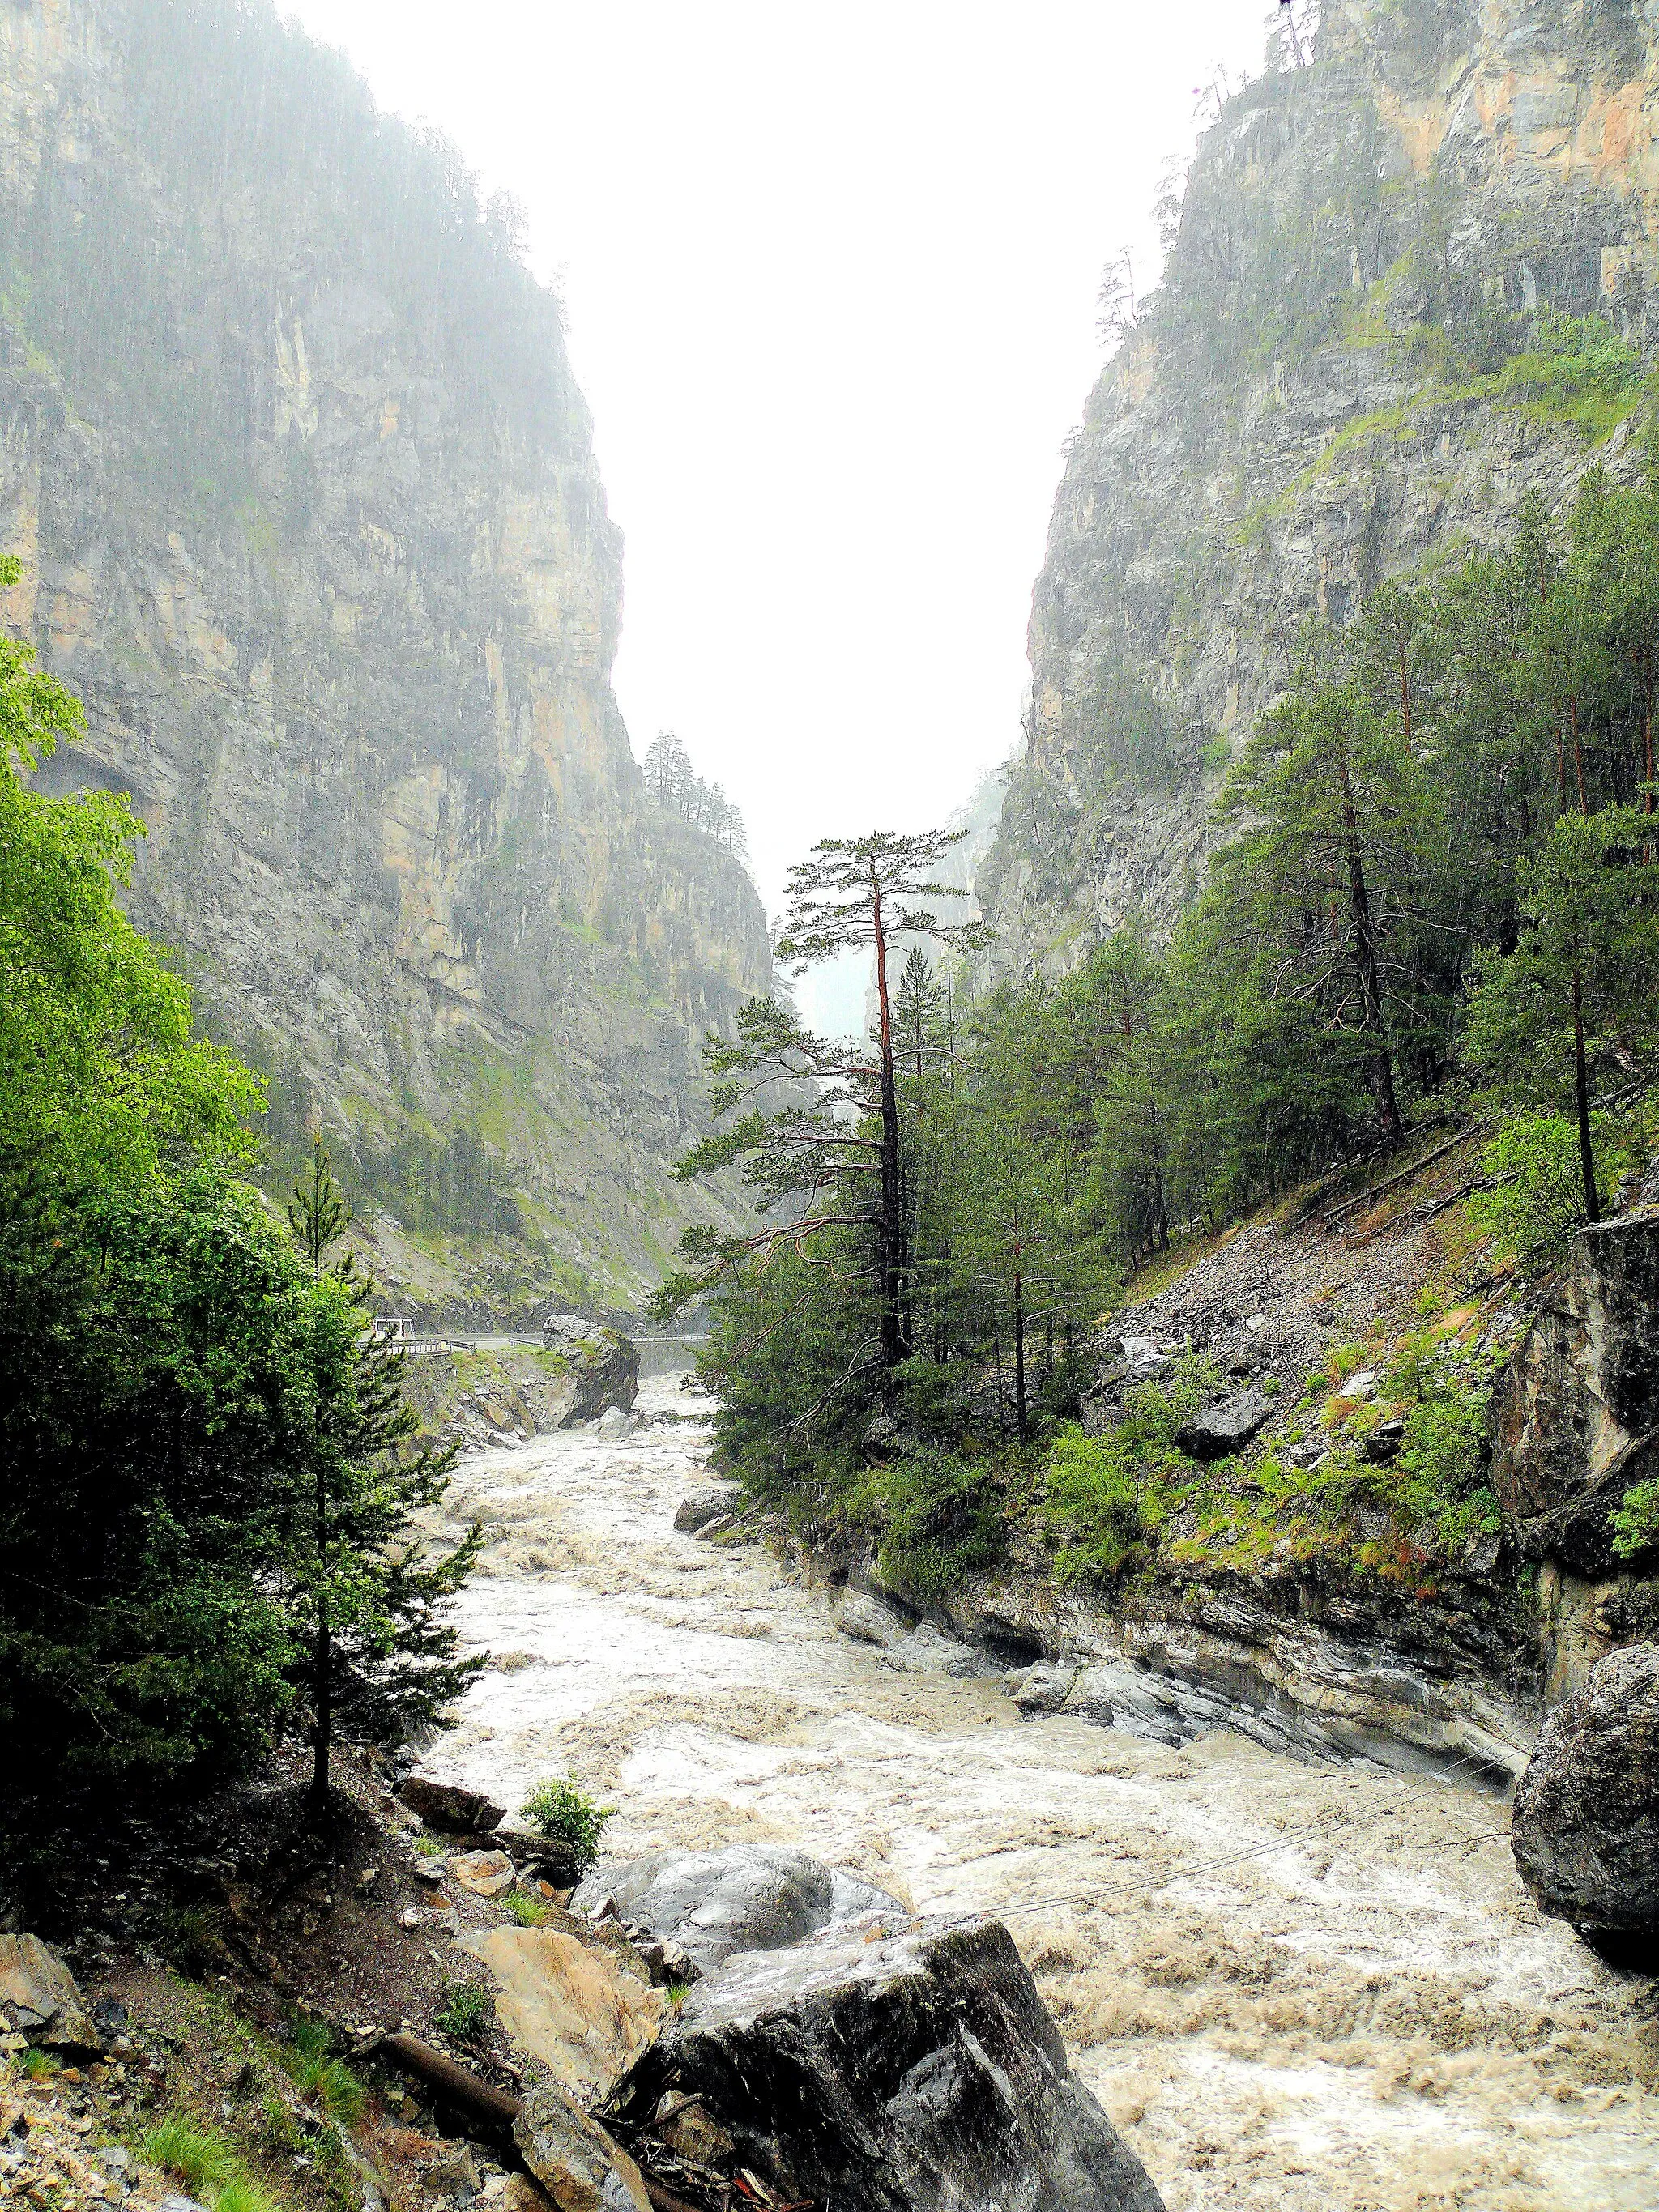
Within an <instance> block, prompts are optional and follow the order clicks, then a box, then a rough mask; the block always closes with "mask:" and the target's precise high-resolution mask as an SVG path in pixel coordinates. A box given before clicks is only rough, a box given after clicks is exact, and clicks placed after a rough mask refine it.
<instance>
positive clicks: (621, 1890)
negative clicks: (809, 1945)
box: [570, 1844, 902, 1973]
mask: <svg viewBox="0 0 1659 2212" xmlns="http://www.w3.org/2000/svg"><path fill="white" fill-rule="evenodd" d="M607 1897H611V1898H614V1899H616V1903H617V1911H618V1912H619V1913H620V1914H621V1916H622V1917H623V1919H624V1920H625V1921H629V1922H630V1923H635V1924H637V1925H639V1926H641V1927H644V1928H648V1929H650V1931H651V1933H652V1934H653V1936H662V1937H665V1938H667V1939H668V1940H669V1941H671V1942H675V1943H678V1945H679V1947H680V1948H681V1949H682V1950H683V1951H684V1952H686V1953H687V1954H689V1955H690V1958H691V1959H692V1960H695V1962H696V1965H697V1966H699V1967H701V1968H702V1972H704V1973H708V1972H712V1970H713V1969H714V1967H716V1966H719V1965H720V1961H721V1960H723V1959H726V1958H729V1957H730V1956H731V1954H732V1952H734V1951H770V1950H774V1949H775V1948H777V1947H779V1946H780V1945H781V1944H786V1943H802V1942H805V1940H806V1939H807V1937H808V1936H815V1935H817V1932H818V1931H819V1929H823V1928H836V1927H842V1926H844V1925H845V1924H846V1923H848V1922H849V1921H852V1920H855V1919H858V1918H859V1917H861V1916H863V1915H866V1914H868V1913H872V1912H876V1913H879V1912H889V1913H896V1912H901V1911H902V1907H901V1906H900V1905H898V1904H897V1902H896V1900H895V1899H893V1898H891V1897H890V1896H889V1895H888V1894H887V1892H886V1891H885V1890H884V1889H878V1888H877V1887H875V1885H874V1883H873V1882H868V1881H860V1880H859V1878H858V1876H857V1875H850V1874H843V1873H842V1871H841V1870H840V1869H839V1868H837V1867H828V1866H825V1865H824V1863H823V1861H822V1860H821V1859H815V1858H812V1857H810V1856H809V1854H808V1853H806V1852H805V1851H792V1850H785V1849H783V1848H782V1847H781V1845H779V1844H732V1845H731V1846H730V1847H729V1848H728V1849H726V1850H723V1851H647V1852H646V1853H645V1855H644V1856H643V1857H641V1858H637V1859H606V1860H603V1861H602V1862H601V1863H599V1865H598V1866H597V1867H595V1868H594V1869H593V1871H592V1874H590V1875H588V1877H587V1879H586V1881H584V1882H583V1883H582V1885H581V1887H580V1889H578V1890H577V1892H576V1893H575V1895H574V1897H573V1898H572V1899H571V1900H570V1904H571V1910H572V1911H576V1912H592V1911H594V1910H595V1909H596V1908H597V1907H598V1906H599V1905H601V1904H603V1903H604V1901H605V1899H606V1898H607Z"/></svg>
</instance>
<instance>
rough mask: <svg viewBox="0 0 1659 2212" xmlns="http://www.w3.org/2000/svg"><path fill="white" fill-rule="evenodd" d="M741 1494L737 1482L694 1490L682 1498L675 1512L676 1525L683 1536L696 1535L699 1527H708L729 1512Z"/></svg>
mask: <svg viewBox="0 0 1659 2212" xmlns="http://www.w3.org/2000/svg"><path fill="white" fill-rule="evenodd" d="M741 1495H742V1492H740V1491H739V1489H738V1486H737V1484H736V1483H735V1482H723V1483H718V1484H714V1485H711V1486H710V1487H709V1488H708V1489H707V1490H694V1491H693V1492H691V1493H690V1496H689V1497H687V1498H681V1500H680V1502H679V1505H678V1508H677V1510H676V1511H675V1514H674V1526H675V1528H678V1531H679V1533H680V1534H681V1535H682V1536H695V1535H696V1533H697V1531H698V1529H699V1528H707V1527H708V1523H709V1522H711V1521H718V1520H719V1519H720V1516H721V1515H722V1514H723V1513H729V1512H730V1511H731V1510H732V1506H733V1505H735V1504H736V1503H737V1501H738V1498H739V1497H740V1496H741Z"/></svg>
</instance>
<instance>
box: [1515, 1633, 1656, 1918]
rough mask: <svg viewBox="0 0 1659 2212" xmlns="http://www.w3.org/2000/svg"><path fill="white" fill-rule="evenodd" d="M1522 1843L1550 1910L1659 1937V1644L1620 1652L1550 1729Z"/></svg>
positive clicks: (1521, 1829)
mask: <svg viewBox="0 0 1659 2212" xmlns="http://www.w3.org/2000/svg"><path fill="white" fill-rule="evenodd" d="M1512 1841H1513V1845H1514V1850H1515V1863H1516V1866H1517V1867H1518V1868H1519V1869H1520V1870H1521V1878H1522V1881H1524V1882H1525V1883H1526V1885H1527V1887H1528V1889H1529V1890H1530V1891H1531V1892H1532V1893H1533V1895H1534V1898H1536V1899H1537V1900H1538V1903H1539V1905H1540V1906H1541V1908H1542V1909H1543V1911H1546V1912H1547V1913H1550V1914H1552V1915H1553V1917H1555V1918H1556V1919H1558V1920H1568V1921H1571V1923H1572V1924H1573V1926H1574V1927H1576V1928H1579V1929H1589V1930H1601V1929H1606V1930H1612V1931H1613V1932H1615V1933H1617V1934H1620V1935H1630V1936H1647V1937H1659V1644H1627V1645H1626V1648H1625V1649H1624V1650H1622V1651H1614V1652H1610V1653H1609V1654H1608V1656H1607V1657H1606V1658H1605V1659H1602V1660H1600V1661H1598V1662H1597V1663H1596V1664H1595V1666H1594V1667H1593V1668H1591V1669H1590V1672H1589V1676H1588V1677H1587V1678H1586V1680H1584V1681H1583V1683H1582V1684H1581V1686H1579V1687H1578V1688H1577V1690H1575V1691H1574V1692H1573V1694H1572V1695H1571V1697H1570V1698H1569V1699H1567V1700H1566V1701H1565V1704H1563V1705H1558V1706H1557V1707H1556V1709H1555V1711H1553V1713H1552V1714H1551V1715H1550V1717H1549V1718H1548V1719H1547V1721H1546V1722H1545V1723H1544V1726H1543V1729H1542V1731H1541V1734H1540V1735H1539V1738H1538V1745H1537V1748H1536V1749H1535V1750H1534V1753H1533V1755H1532V1759H1531V1761H1530V1763H1529V1764H1528V1767H1527V1771H1526V1772H1525V1773H1524V1774H1523V1775H1522V1778H1521V1782H1520V1786H1519V1787H1518V1788H1517V1790H1516V1793H1515V1814H1514V1821H1513V1828H1512Z"/></svg>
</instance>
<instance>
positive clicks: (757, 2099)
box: [624, 1921, 1164, 2212]
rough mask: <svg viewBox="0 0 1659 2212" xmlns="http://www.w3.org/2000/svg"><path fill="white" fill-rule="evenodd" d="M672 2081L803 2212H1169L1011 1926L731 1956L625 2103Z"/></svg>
mask: <svg viewBox="0 0 1659 2212" xmlns="http://www.w3.org/2000/svg"><path fill="white" fill-rule="evenodd" d="M670 2081H673V2084H674V2086H675V2087H677V2088H678V2089H680V2090H682V2091H684V2092H687V2093H690V2094H692V2095H695V2096H697V2097H699V2098H701V2100H702V2104H703V2107H704V2109H705V2111H706V2112H708V2115H709V2116H710V2118H712V2119H714V2121H716V2122H717V2123H718V2124H719V2125H720V2128H721V2129H723V2130H725V2131H726V2134H727V2135H729V2136H731V2137H732V2141H733V2142H734V2144H735V2147H736V2152H735V2155H736V2162H737V2164H738V2165H739V2166H747V2167H749V2168H750V2170H751V2171H752V2172H755V2173H757V2174H758V2175H759V2176H760V2177H761V2179H763V2180H764V2181H765V2182H766V2183H767V2184H768V2185H769V2188H770V2189H771V2191H773V2193H774V2195H775V2196H777V2197H781V2199H782V2200H783V2201H784V2202H786V2203H799V2202H801V2201H802V2200H804V2199H807V2198H810V2199H811V2200H813V2201H814V2202H815V2203H818V2204H830V2205H857V2206H859V2207H860V2212H957V2208H959V2207H963V2206H974V2207H979V2208H988V2207H990V2206H992V2205H1000V2206H1002V2207H1005V2208H1007V2212H1015V2208H1018V2212H1164V2204H1163V2199H1162V2197H1160V2196H1159V2195H1158V2191H1157V2190H1156V2189H1155V2188H1154V2187H1153V2185H1152V2182H1151V2181H1150V2180H1149V2179H1148V2178H1147V2175H1146V2170H1145V2168H1144V2167H1143V2166H1141V2164H1140V2162H1139V2160H1138V2159H1137V2158H1136V2157H1135V2155H1134V2154H1133V2152H1132V2151H1131V2150H1129V2149H1128V2148H1127V2146H1126V2145H1125V2144H1124V2143H1123V2142H1121V2140H1120V2138H1119V2136H1118V2135H1117V2133H1116V2131H1115V2130H1114V2128H1113V2126H1112V2124H1111V2122H1110V2121H1109V2119H1108V2118H1107V2117H1106V2115H1105V2113H1104V2112H1103V2111H1102V2110H1101V2108H1100V2106H1099V2105H1098V2104H1097V2102H1096V2101H1095V2100H1094V2098H1093V2097H1092V2096H1091V2094H1090V2093H1089V2092H1088V2090H1086V2089H1085V2087H1083V2085H1082V2084H1081V2082H1079V2081H1078V2080H1077V2078H1076V2076H1075V2075H1073V2073H1072V2072H1071V2069H1069V2067H1068V2066H1067V2065H1066V2052H1065V2048H1064V2045H1062V2044H1061V2041H1060V2031H1059V2029H1058V2028H1057V2027H1055V2026H1054V2021H1052V2020H1051V2019H1050V2018H1049V2016H1048V2012H1047V2011H1046V2010H1045V2008H1044V2007H1043V2003H1042V1999H1041V1998H1040V1997H1039V1996H1038V1995H1037V1992H1036V1985H1035V1984H1034V1983H1033V1982H1032V1980H1031V1977H1030V1973H1029V1972H1028V1971H1027V1969H1026V1967H1025V1965H1024V1961H1023V1960H1022V1959H1021V1958H1020V1955H1019V1954H1018V1951H1017V1950H1016V1949H1015V1948H1014V1944H1013V1941H1012V1937H1011V1936H1009V1934H1008V1931H1007V1929H1006V1928H1005V1927H1003V1926H1002V1925H1001V1923H1000V1922H996V1921H976V1922H974V1923H969V1924H968V1925H966V1926H958V1927H953V1928H951V1927H947V1928H944V1929H933V1930H931V1931H930V1930H927V1929H908V1930H906V1931H904V1932H902V1933H897V1934H895V1935H892V1936H887V1937H886V1938H884V1940H882V1941H879V1942H870V1941H868V1940H867V1937H866V1936H860V1935H857V1934H853V1933H850V1932H849V1933H837V1932H836V1931H833V1930H832V1931H829V1932H828V1933H826V1934H823V1935H821V1936H817V1937H816V1938H815V1939H814V1940H813V1941H812V1942H810V1943H806V1944H803V1945H800V1946H799V1947H797V1948H793V1949H791V1950H782V1951H769V1952H766V1953H764V1954H744V1955H743V1956H740V1957H736V1958H732V1959H731V1960H728V1961H727V1963H726V1965H725V1966H723V1967H722V1968H721V1969H720V1972H718V1973H716V1974H714V1975H713V1976H712V1977H711V1978H709V1979H708V1981H706V1982H702V1983H701V1984H699V1985H698V1986H697V1988H696V1989H695V1990H693V1991H692V1992H691V1994H690V1996H689V1997H688V1998H687V1999H686V2002H685V2005H684V2009H683V2011H682V2012H681V2014H680V2016H679V2019H678V2021H677V2022H676V2023H675V2024H674V2026H673V2027H672V2028H671V2030H670V2031H669V2032H668V2033H667V2034H666V2035H665V2039H664V2040H663V2041H662V2042H661V2043H659V2045H657V2046H656V2048H655V2049H654V2050H653V2051H649V2052H647V2055H646V2057H644V2058H643V2059H642V2060H641V2063H640V2065H639V2066H638V2067H637V2068H636V2069H635V2073H634V2075H633V2076H632V2078H631V2080H630V2082H629V2087H628V2089H627V2090H626V2091H625V2092H624V2093H625V2094H626V2095H627V2096H628V2097H629V2100H630V2104H631V2106H632V2107H633V2108H634V2109H635V2110H641V2109H650V2108H651V2105H652V2103H653V2100H655V2099H656V2098H657V2097H659V2095H660V2094H661V2093H662V2091H663V2090H664V2089H665V2087H667V2085H668V2083H669V2082H670Z"/></svg>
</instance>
